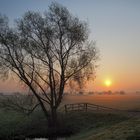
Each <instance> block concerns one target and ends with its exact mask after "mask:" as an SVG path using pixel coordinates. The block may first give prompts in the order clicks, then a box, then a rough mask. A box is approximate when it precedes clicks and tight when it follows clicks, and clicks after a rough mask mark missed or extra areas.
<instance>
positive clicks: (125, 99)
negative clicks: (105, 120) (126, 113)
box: [63, 93, 140, 110]
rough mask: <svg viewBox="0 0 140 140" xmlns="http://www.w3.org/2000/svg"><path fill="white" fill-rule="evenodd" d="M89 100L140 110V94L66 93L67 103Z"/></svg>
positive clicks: (120, 107)
mask: <svg viewBox="0 0 140 140" xmlns="http://www.w3.org/2000/svg"><path fill="white" fill-rule="evenodd" d="M77 102H88V103H93V104H97V105H103V106H107V107H112V108H117V109H128V110H140V94H136V93H126V94H125V95H119V94H116V95H97V94H96V95H65V96H64V102H63V103H64V104H65V103H77Z"/></svg>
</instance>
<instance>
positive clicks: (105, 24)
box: [0, 0, 140, 90]
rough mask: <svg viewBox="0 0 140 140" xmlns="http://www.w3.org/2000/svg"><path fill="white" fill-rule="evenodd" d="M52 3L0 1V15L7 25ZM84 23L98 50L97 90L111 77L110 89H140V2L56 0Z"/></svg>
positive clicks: (25, 0) (124, 0)
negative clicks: (5, 16) (5, 17)
mask: <svg viewBox="0 0 140 140" xmlns="http://www.w3.org/2000/svg"><path fill="white" fill-rule="evenodd" d="M52 1H54V0H0V13H1V14H5V15H7V16H8V17H9V19H10V23H13V22H12V21H13V20H14V19H16V18H19V17H21V15H23V14H24V12H26V11H27V10H33V11H39V12H43V11H45V10H47V9H48V5H49V4H50V3H51V2H52ZM56 2H58V3H60V4H62V5H64V6H66V7H67V8H68V9H69V10H70V12H71V13H72V14H73V15H75V16H77V17H79V18H80V19H82V20H86V21H87V22H88V24H89V28H90V38H91V39H92V40H96V41H97V47H98V48H99V49H100V54H101V60H100V61H99V62H98V64H99V65H100V67H99V68H98V70H97V80H96V81H95V86H94V87H95V89H96V90H99V89H100V90H104V89H105V88H104V87H103V85H102V81H103V80H105V79H106V78H110V79H112V81H113V83H114V84H113V85H114V86H112V88H111V89H112V90H119V89H125V90H140V0H56Z"/></svg>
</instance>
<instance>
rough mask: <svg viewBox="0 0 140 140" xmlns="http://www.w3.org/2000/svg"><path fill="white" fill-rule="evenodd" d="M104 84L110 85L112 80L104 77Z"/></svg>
mask: <svg viewBox="0 0 140 140" xmlns="http://www.w3.org/2000/svg"><path fill="white" fill-rule="evenodd" d="M104 84H105V86H107V87H110V86H111V85H112V81H111V80H110V79H106V80H105V81H104Z"/></svg>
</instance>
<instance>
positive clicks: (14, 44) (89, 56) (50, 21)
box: [0, 3, 98, 115]
mask: <svg viewBox="0 0 140 140" xmlns="http://www.w3.org/2000/svg"><path fill="white" fill-rule="evenodd" d="M88 36H89V29H88V26H87V24H86V22H84V21H81V20H79V18H77V17H75V16H73V15H72V14H70V13H69V11H68V9H67V8H66V7H63V6H61V5H59V4H57V3H52V4H51V5H50V7H49V10H48V11H47V12H45V13H44V14H41V13H39V12H33V11H28V12H26V13H25V14H24V16H23V17H22V18H20V19H18V20H17V21H16V25H15V27H10V26H9V24H8V18H7V17H5V16H2V15H0V74H1V76H2V75H3V76H4V77H7V76H8V75H10V74H13V73H14V74H15V75H16V76H17V77H18V78H19V79H20V80H21V81H23V83H24V84H25V85H26V86H27V87H29V89H30V90H31V91H32V93H33V95H34V96H35V97H36V98H37V100H38V103H39V104H40V106H41V107H42V109H43V111H44V112H46V113H45V114H46V115H48V110H47V109H46V107H45V104H48V105H50V109H51V110H53V109H55V110H56V109H57V108H58V106H59V105H60V103H61V101H62V98H63V93H64V90H65V87H66V86H68V84H69V81H70V80H73V81H76V82H77V83H80V82H81V81H82V80H83V79H88V78H89V77H90V76H92V75H93V74H94V71H95V69H94V68H95V62H96V60H97V58H98V53H97V49H96V47H95V44H94V42H92V41H90V40H89V39H88Z"/></svg>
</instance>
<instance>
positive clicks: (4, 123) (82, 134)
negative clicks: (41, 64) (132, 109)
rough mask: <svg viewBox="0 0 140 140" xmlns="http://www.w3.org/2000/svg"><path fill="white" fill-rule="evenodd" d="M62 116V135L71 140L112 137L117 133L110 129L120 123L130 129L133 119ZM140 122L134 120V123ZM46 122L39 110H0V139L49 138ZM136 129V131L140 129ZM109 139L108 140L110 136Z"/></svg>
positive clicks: (101, 115)
mask: <svg viewBox="0 0 140 140" xmlns="http://www.w3.org/2000/svg"><path fill="white" fill-rule="evenodd" d="M59 117H60V122H61V123H60V126H59V127H60V129H59V130H60V134H59V135H60V136H61V135H71V137H69V138H66V139H68V140H85V138H86V140H92V139H97V140H98V139H99V140H104V139H101V138H100V137H101V136H103V135H106V136H108V135H110V137H112V138H113V137H114V135H115V134H114V135H113V134H112V135H111V134H110V133H109V132H110V131H111V130H112V131H113V130H114V131H115V129H116V128H118V127H119V126H124V127H123V129H124V130H125V127H126V128H127V126H128V128H129V123H128V124H127V122H129V121H130V120H131V119H130V117H127V116H125V115H122V114H121V115H120V114H118V115H117V114H111V113H94V112H72V113H68V114H66V115H64V114H59ZM131 122H133V119H132V121H130V126H131V125H132V124H133V123H131ZM123 123H124V125H123ZM138 123H139V122H137V120H135V124H138ZM135 124H134V126H135ZM46 125H47V121H46V119H45V118H44V115H43V114H42V113H41V112H40V111H39V110H38V111H36V112H34V113H33V114H32V115H30V116H26V115H23V114H20V113H16V112H14V111H5V110H0V139H5V140H12V139H22V138H23V139H24V138H25V137H46V136H47V135H48V130H47V129H46ZM138 127H139V125H138ZM128 130H129V129H128ZM119 131H121V129H118V134H117V135H119ZM121 132H122V131H121ZM133 132H134V133H137V131H133ZM114 133H115V132H114ZM126 133H127V132H126ZM124 135H125V132H124ZM130 136H132V135H130ZM106 139H107V140H108V138H106Z"/></svg>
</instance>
